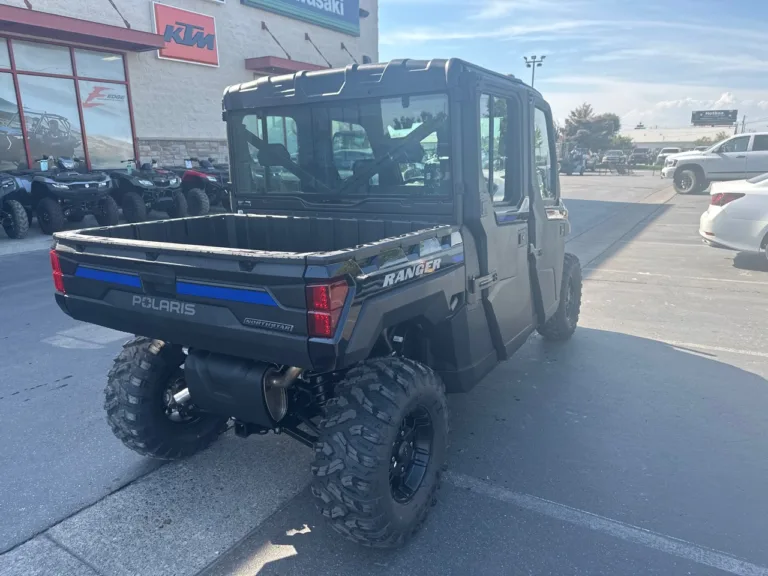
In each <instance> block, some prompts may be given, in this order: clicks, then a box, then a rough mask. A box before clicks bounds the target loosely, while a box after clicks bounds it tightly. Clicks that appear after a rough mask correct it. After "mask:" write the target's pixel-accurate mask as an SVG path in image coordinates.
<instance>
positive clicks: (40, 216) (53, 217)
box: [37, 198, 66, 235]
mask: <svg viewBox="0 0 768 576" xmlns="http://www.w3.org/2000/svg"><path fill="white" fill-rule="evenodd" d="M37 223H38V224H40V230H42V231H43V234H49V235H50V234H53V233H54V232H59V231H61V230H64V227H65V226H66V219H65V218H64V210H62V208H61V205H60V204H59V203H58V202H57V201H56V200H54V199H53V198H43V199H42V200H40V202H39V203H38V204H37Z"/></svg>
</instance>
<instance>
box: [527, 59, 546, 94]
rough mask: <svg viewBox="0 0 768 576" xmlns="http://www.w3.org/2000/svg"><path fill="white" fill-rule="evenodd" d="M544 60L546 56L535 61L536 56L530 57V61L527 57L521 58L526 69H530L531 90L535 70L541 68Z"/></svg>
mask: <svg viewBox="0 0 768 576" xmlns="http://www.w3.org/2000/svg"><path fill="white" fill-rule="evenodd" d="M544 58H546V56H542V57H541V58H539V59H537V58H536V56H531V59H530V60H529V59H528V56H523V60H525V66H526V68H530V69H531V88H533V81H534V80H535V79H536V68H541V65H542V63H543V62H544Z"/></svg>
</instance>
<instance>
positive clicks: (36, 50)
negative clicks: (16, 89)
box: [13, 40, 72, 99]
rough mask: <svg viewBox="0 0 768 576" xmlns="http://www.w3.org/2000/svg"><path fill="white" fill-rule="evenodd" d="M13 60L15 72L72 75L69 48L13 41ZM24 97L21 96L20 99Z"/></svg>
mask: <svg viewBox="0 0 768 576" xmlns="http://www.w3.org/2000/svg"><path fill="white" fill-rule="evenodd" d="M13 58H14V60H15V63H16V69H17V70H24V71H27V72H43V73H45V74H62V75H65V76H71V75H72V61H71V60H70V58H69V48H66V47H64V46H55V45H53V44H37V43H34V42H23V41H21V40H14V41H13ZM23 98H24V97H23V96H22V99H23Z"/></svg>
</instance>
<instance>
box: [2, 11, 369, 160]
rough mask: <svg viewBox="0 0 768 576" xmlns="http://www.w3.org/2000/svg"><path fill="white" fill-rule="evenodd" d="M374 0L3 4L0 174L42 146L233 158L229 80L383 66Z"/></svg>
mask: <svg viewBox="0 0 768 576" xmlns="http://www.w3.org/2000/svg"><path fill="white" fill-rule="evenodd" d="M377 1H378V0H163V2H153V1H152V0H112V1H110V0H101V1H96V0H88V1H86V0H11V1H10V2H8V3H4V4H0V169H11V168H13V167H17V166H23V165H25V164H29V165H33V164H34V162H35V160H36V159H39V158H41V157H42V156H43V155H46V154H47V155H51V156H68V155H73V156H77V157H81V158H84V159H85V160H86V161H87V162H88V163H89V165H90V166H91V167H92V168H107V167H114V166H119V165H120V162H121V161H123V160H127V159H131V158H139V159H140V160H141V161H142V162H147V161H149V160H150V159H157V160H158V161H159V163H160V164H161V165H180V164H183V163H184V160H185V159H187V158H191V157H198V158H208V157H212V158H214V159H215V160H216V161H219V162H226V161H228V153H227V145H226V131H225V126H224V123H223V122H222V120H221V97H222V92H223V90H224V88H225V87H226V86H229V85H232V84H237V83H241V82H247V81H249V80H252V79H254V78H258V77H261V76H266V75H275V74H288V73H293V72H296V71H300V70H320V69H323V68H328V67H339V66H347V65H350V64H356V63H357V64H364V63H369V62H376V61H377V60H378V6H377ZM286 137H287V136H286Z"/></svg>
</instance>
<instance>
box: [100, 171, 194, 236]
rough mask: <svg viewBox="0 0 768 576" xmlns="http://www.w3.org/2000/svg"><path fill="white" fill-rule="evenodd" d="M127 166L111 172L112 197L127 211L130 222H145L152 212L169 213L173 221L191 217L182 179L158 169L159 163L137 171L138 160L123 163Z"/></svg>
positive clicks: (125, 212)
mask: <svg viewBox="0 0 768 576" xmlns="http://www.w3.org/2000/svg"><path fill="white" fill-rule="evenodd" d="M123 163H124V164H126V167H125V168H124V169H122V170H110V171H109V175H110V176H111V178H112V191H111V194H112V197H113V198H114V199H115V200H116V201H117V203H118V204H119V205H120V207H121V208H122V209H123V216H124V217H125V219H126V220H127V221H128V222H143V221H144V220H146V219H147V214H148V213H149V212H150V211H151V210H158V211H160V212H166V213H167V214H168V216H169V217H170V218H183V217H184V216H186V215H187V199H186V198H185V197H184V193H183V192H182V191H181V178H179V177H178V176H177V175H176V174H174V173H173V172H171V171H169V170H161V169H159V168H157V162H156V161H155V160H153V161H152V163H149V162H145V163H144V164H142V165H141V167H140V168H139V169H136V161H135V160H123Z"/></svg>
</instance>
